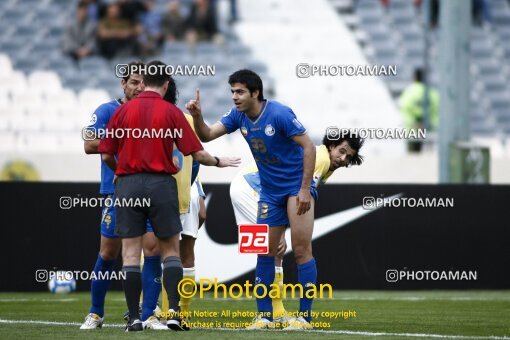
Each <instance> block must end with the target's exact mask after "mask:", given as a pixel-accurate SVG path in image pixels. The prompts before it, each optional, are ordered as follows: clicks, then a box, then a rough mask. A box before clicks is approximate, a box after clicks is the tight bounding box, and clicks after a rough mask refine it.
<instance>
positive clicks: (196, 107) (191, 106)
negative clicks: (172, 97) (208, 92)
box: [186, 89, 202, 117]
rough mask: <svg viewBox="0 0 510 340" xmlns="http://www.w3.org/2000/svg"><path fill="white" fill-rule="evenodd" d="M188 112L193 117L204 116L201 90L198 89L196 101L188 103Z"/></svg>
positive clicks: (192, 100)
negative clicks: (201, 104)
mask: <svg viewBox="0 0 510 340" xmlns="http://www.w3.org/2000/svg"><path fill="white" fill-rule="evenodd" d="M186 110H188V112H189V113H190V114H191V116H193V117H200V116H201V115H202V108H201V107H200V90H199V89H197V94H196V97H195V99H191V100H190V101H189V102H187V103H186Z"/></svg>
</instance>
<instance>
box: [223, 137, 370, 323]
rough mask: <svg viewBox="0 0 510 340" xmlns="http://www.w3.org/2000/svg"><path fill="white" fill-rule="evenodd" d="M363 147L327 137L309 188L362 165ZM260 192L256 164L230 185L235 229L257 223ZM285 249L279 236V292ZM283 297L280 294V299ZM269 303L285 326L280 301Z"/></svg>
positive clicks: (351, 140) (358, 140) (352, 140)
mask: <svg viewBox="0 0 510 340" xmlns="http://www.w3.org/2000/svg"><path fill="white" fill-rule="evenodd" d="M363 143H364V140H363V139H361V138H359V137H358V136H356V135H355V134H350V133H349V132H344V133H343V134H340V138H339V139H337V140H332V139H328V135H327V134H326V135H325V136H324V139H323V141H322V145H320V146H317V147H316V157H315V169H314V174H313V183H312V186H315V187H316V188H317V187H318V186H319V184H323V183H326V181H327V179H328V178H329V177H330V176H331V175H332V174H333V172H334V171H335V170H337V169H338V168H341V167H348V166H350V165H360V164H361V163H362V162H363V157H362V156H361V155H359V150H360V149H361V147H362V146H363ZM260 189H261V187H260V177H259V172H258V169H257V164H256V163H255V162H252V163H250V164H249V165H248V166H246V167H245V168H243V169H242V170H241V171H240V172H239V173H238V174H237V175H236V177H235V178H234V180H233V181H232V183H231V184H230V198H231V200H232V206H233V207H234V213H235V217H236V223H237V224H238V225H239V224H251V223H252V224H255V223H257V207H258V201H259V195H260ZM286 249H287V244H286V242H285V234H282V238H281V240H280V244H279V246H278V254H277V255H276V256H275V280H274V283H275V284H277V285H279V286H280V289H281V287H283V267H282V261H283V255H284V254H285V250H286ZM282 294H283V293H282V292H280V296H282ZM272 303H273V317H274V322H279V323H282V324H286V323H288V322H289V321H290V318H289V317H288V316H287V315H286V312H285V308H284V306H283V301H282V299H281V298H278V299H273V300H272Z"/></svg>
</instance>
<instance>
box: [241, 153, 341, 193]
mask: <svg viewBox="0 0 510 340" xmlns="http://www.w3.org/2000/svg"><path fill="white" fill-rule="evenodd" d="M315 154H316V157H315V169H314V171H313V181H312V187H314V188H317V187H318V186H319V185H320V184H324V183H326V181H327V180H328V178H329V177H330V176H331V175H332V174H333V171H330V170H329V167H330V165H331V161H330V159H329V152H328V149H327V148H326V146H325V145H321V146H317V147H316V148H315ZM241 174H242V175H243V177H244V179H245V180H246V182H247V183H248V184H249V185H250V187H251V188H252V189H253V190H255V191H256V192H257V193H258V194H259V195H260V177H259V170H258V168H257V164H256V163H255V162H251V163H250V164H248V165H247V166H246V167H244V168H243V169H242V170H241Z"/></svg>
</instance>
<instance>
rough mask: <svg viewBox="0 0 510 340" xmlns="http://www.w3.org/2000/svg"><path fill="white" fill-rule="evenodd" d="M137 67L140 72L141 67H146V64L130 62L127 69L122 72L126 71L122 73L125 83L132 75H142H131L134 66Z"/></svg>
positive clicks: (137, 61)
mask: <svg viewBox="0 0 510 340" xmlns="http://www.w3.org/2000/svg"><path fill="white" fill-rule="evenodd" d="M135 65H136V66H137V67H136V69H138V70H140V66H144V65H145V63H144V62H143V61H141V60H135V61H132V62H130V63H129V64H128V65H127V68H125V69H124V68H123V69H122V71H124V72H123V73H122V79H124V81H125V82H127V81H128V80H129V77H131V74H140V73H131V70H132V69H133V66H135Z"/></svg>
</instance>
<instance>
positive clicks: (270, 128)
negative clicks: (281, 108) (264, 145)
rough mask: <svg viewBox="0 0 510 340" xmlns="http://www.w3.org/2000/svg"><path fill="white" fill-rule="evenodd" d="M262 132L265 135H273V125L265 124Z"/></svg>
mask: <svg viewBox="0 0 510 340" xmlns="http://www.w3.org/2000/svg"><path fill="white" fill-rule="evenodd" d="M264 132H265V133H266V136H269V137H271V136H272V135H274V127H273V126H272V125H271V124H267V126H266V129H265V130H264Z"/></svg>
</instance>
